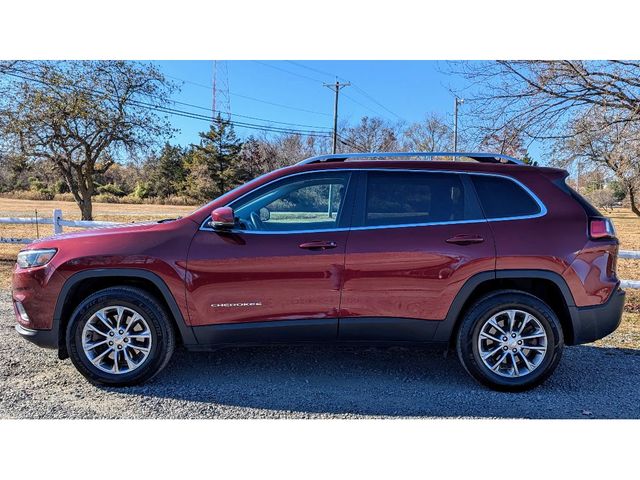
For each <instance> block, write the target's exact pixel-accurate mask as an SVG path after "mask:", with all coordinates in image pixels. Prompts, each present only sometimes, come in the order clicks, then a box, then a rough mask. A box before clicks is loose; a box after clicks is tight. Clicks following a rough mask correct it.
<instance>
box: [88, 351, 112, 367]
mask: <svg viewBox="0 0 640 480" xmlns="http://www.w3.org/2000/svg"><path fill="white" fill-rule="evenodd" d="M109 352H112V350H111V349H110V348H107V349H106V350H105V351H104V352H102V353H101V354H100V355H98V356H97V357H95V358H92V359H91V363H93V364H94V365H96V366H97V365H98V364H99V363H100V360H102V359H103V358H104V357H105V356H106V355H107V354H108V353H109Z"/></svg>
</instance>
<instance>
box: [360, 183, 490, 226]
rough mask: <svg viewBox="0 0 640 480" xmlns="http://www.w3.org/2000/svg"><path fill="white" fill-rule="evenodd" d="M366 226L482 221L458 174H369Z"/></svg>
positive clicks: (365, 214) (477, 206) (477, 207)
mask: <svg viewBox="0 0 640 480" xmlns="http://www.w3.org/2000/svg"><path fill="white" fill-rule="evenodd" d="M367 178H368V180H367V195H366V204H365V212H364V217H365V218H364V222H365V225H367V226H379V225H403V224H420V223H438V222H455V221H461V220H479V219H482V218H483V217H482V212H481V210H480V208H479V205H478V204H477V202H476V201H475V200H474V197H473V195H471V194H470V192H469V191H468V189H465V188H464V184H463V181H462V180H461V178H460V176H459V175H457V174H449V173H422V172H369V173H368V177H367Z"/></svg>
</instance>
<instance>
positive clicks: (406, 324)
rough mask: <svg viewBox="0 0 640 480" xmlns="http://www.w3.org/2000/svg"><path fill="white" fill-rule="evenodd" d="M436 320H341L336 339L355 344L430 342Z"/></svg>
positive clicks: (363, 318) (436, 326)
mask: <svg viewBox="0 0 640 480" xmlns="http://www.w3.org/2000/svg"><path fill="white" fill-rule="evenodd" d="M440 323H442V322H439V321H437V320H422V319H415V318H393V317H356V318H341V319H340V330H339V335H338V339H339V340H340V341H355V342H416V343H422V342H431V341H433V336H434V333H435V332H436V329H437V328H438V325H439V324H440Z"/></svg>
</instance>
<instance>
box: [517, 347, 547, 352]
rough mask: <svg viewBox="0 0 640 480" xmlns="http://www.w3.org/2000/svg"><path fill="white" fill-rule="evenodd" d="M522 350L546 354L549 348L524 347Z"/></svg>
mask: <svg viewBox="0 0 640 480" xmlns="http://www.w3.org/2000/svg"><path fill="white" fill-rule="evenodd" d="M522 350H535V351H537V352H546V351H547V347H539V346H537V345H524V346H523V347H522Z"/></svg>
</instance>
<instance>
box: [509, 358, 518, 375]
mask: <svg viewBox="0 0 640 480" xmlns="http://www.w3.org/2000/svg"><path fill="white" fill-rule="evenodd" d="M509 354H510V355H511V363H512V364H513V370H514V372H515V374H516V377H519V376H520V370H518V364H517V363H516V356H515V355H514V353H513V352H509Z"/></svg>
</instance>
